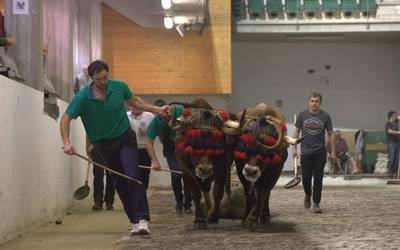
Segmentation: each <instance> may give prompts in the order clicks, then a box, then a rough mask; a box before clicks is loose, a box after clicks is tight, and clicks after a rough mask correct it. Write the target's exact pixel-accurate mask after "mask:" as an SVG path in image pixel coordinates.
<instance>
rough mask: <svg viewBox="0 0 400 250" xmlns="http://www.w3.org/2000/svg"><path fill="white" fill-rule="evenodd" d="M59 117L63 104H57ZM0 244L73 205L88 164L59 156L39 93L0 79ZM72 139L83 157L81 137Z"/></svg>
mask: <svg viewBox="0 0 400 250" xmlns="http://www.w3.org/2000/svg"><path fill="white" fill-rule="evenodd" d="M58 104H59V106H60V113H62V112H64V109H65V107H66V103H64V102H60V101H59V103H58ZM0 107H1V109H0V110H1V112H0V138H1V143H0V159H1V160H0V172H1V174H0V220H1V223H0V244H1V243H4V242H5V241H8V240H10V239H12V238H15V237H17V236H19V235H22V234H25V233H26V232H28V231H30V230H32V229H34V228H36V227H38V226H40V225H43V224H45V223H48V222H50V221H54V220H55V219H56V218H57V217H59V216H61V215H65V213H66V210H67V209H68V208H71V207H73V206H75V205H77V204H78V203H77V202H76V201H74V200H73V192H74V191H75V189H76V188H77V187H79V186H81V185H83V183H84V178H85V167H86V166H87V164H86V163H85V162H84V161H82V160H79V159H76V158H72V157H68V156H66V155H65V154H64V153H63V152H62V150H61V146H62V144H61V138H60V133H59V121H55V120H54V119H52V118H50V117H49V116H47V115H46V114H44V113H43V92H40V91H37V90H35V89H32V88H30V87H27V86H25V85H23V84H20V83H18V82H15V81H12V80H10V79H8V78H5V77H3V76H0ZM71 139H72V141H73V143H74V144H75V145H76V147H77V150H79V151H81V152H84V143H85V133H84V131H83V127H82V125H81V123H80V122H74V123H73V124H72V133H71Z"/></svg>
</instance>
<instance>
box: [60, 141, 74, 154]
mask: <svg viewBox="0 0 400 250" xmlns="http://www.w3.org/2000/svg"><path fill="white" fill-rule="evenodd" d="M62 149H63V151H64V153H66V154H67V155H73V154H74V153H75V149H74V147H73V146H72V145H71V143H68V142H67V143H64V146H63V148H62Z"/></svg>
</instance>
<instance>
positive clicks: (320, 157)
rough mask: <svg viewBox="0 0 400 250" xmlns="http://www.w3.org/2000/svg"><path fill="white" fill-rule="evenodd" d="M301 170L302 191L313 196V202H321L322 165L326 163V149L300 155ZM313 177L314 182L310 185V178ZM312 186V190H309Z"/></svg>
mask: <svg viewBox="0 0 400 250" xmlns="http://www.w3.org/2000/svg"><path fill="white" fill-rule="evenodd" d="M300 161H301V170H302V176H303V180H302V182H303V188H304V193H305V194H306V195H307V196H311V195H312V198H313V202H314V203H320V202H321V191H322V179H323V178H324V167H325V163H326V151H325V149H324V150H321V151H320V152H316V153H312V154H306V155H301V157H300ZM313 177H314V183H313V185H312V186H311V179H312V178H313ZM311 187H312V192H311Z"/></svg>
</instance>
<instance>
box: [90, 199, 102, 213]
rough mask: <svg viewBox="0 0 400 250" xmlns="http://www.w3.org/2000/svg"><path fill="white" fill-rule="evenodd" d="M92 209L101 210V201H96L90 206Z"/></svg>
mask: <svg viewBox="0 0 400 250" xmlns="http://www.w3.org/2000/svg"><path fill="white" fill-rule="evenodd" d="M92 210H93V211H100V210H103V202H101V201H96V202H95V203H94V205H93V207H92Z"/></svg>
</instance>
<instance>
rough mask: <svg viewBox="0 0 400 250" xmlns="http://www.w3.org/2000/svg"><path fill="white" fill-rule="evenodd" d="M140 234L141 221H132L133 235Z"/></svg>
mask: <svg viewBox="0 0 400 250" xmlns="http://www.w3.org/2000/svg"><path fill="white" fill-rule="evenodd" d="M137 234H139V223H132V229H131V235H137Z"/></svg>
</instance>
